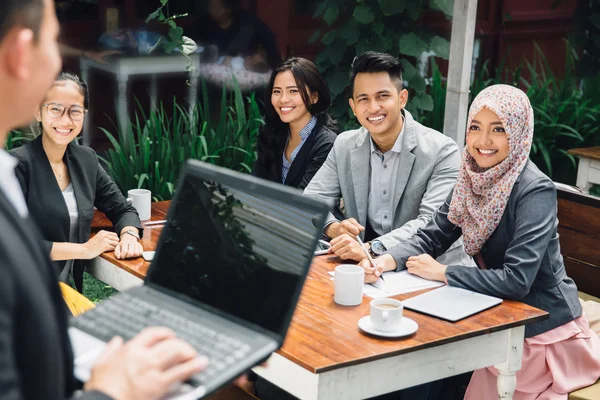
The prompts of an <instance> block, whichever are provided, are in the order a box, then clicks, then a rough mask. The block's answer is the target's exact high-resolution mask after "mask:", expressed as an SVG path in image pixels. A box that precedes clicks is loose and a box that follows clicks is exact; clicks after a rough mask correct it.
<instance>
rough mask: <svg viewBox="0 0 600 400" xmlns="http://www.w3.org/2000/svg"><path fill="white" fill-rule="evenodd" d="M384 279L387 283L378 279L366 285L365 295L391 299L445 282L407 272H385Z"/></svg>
mask: <svg viewBox="0 0 600 400" xmlns="http://www.w3.org/2000/svg"><path fill="white" fill-rule="evenodd" d="M334 274H335V272H334V271H330V272H329V275H331V276H334ZM383 279H384V280H385V281H382V280H381V279H378V280H377V281H376V282H374V283H372V284H365V285H364V287H363V294H365V295H366V296H369V297H371V298H373V299H378V298H380V297H391V296H396V295H399V294H404V293H410V292H416V291H418V290H423V289H429V288H434V287H439V286H443V285H444V282H438V281H430V280H428V279H423V278H421V277H419V276H416V275H413V274H411V273H409V272H408V271H406V270H405V271H399V272H395V271H394V272H384V273H383Z"/></svg>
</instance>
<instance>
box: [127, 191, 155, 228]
mask: <svg viewBox="0 0 600 400" xmlns="http://www.w3.org/2000/svg"><path fill="white" fill-rule="evenodd" d="M127 201H128V202H130V203H131V205H132V206H133V207H135V209H136V210H137V212H138V214H139V216H140V220H142V221H147V220H149V219H150V209H151V207H152V192H150V191H149V190H148V189H131V190H129V191H127Z"/></svg>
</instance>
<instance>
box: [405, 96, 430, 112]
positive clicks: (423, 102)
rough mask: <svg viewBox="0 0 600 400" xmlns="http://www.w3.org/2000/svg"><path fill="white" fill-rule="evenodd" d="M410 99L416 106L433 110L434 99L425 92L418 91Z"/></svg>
mask: <svg viewBox="0 0 600 400" xmlns="http://www.w3.org/2000/svg"><path fill="white" fill-rule="evenodd" d="M410 101H411V102H412V103H413V106H414V107H416V108H418V109H420V110H423V111H433V99H432V98H431V96H430V95H428V94H427V93H425V92H421V93H417V95H416V96H415V97H413V98H412V100H410Z"/></svg>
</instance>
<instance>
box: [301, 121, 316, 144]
mask: <svg viewBox="0 0 600 400" xmlns="http://www.w3.org/2000/svg"><path fill="white" fill-rule="evenodd" d="M315 125H317V117H315V116H314V115H313V116H312V118H311V119H310V121H308V124H306V126H305V127H304V128H302V129H301V130H300V138H301V139H302V141H305V140H306V139H307V138H308V137H309V136H310V133H311V132H312V131H313V129H314V127H315Z"/></svg>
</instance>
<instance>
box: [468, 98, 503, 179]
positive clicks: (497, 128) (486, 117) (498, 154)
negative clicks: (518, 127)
mask: <svg viewBox="0 0 600 400" xmlns="http://www.w3.org/2000/svg"><path fill="white" fill-rule="evenodd" d="M467 148H468V150H469V154H471V156H472V157H473V158H474V159H475V162H477V165H479V166H480V167H481V168H491V167H493V166H495V165H498V164H500V163H501V162H502V161H504V160H505V159H506V157H508V150H509V145H508V136H507V135H506V131H505V130H504V125H502V122H501V121H500V118H498V115H496V113H494V112H493V111H491V110H490V109H488V108H485V107H484V108H482V109H481V111H479V112H478V113H477V115H475V117H473V120H472V121H471V125H469V131H468V135H467Z"/></svg>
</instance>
